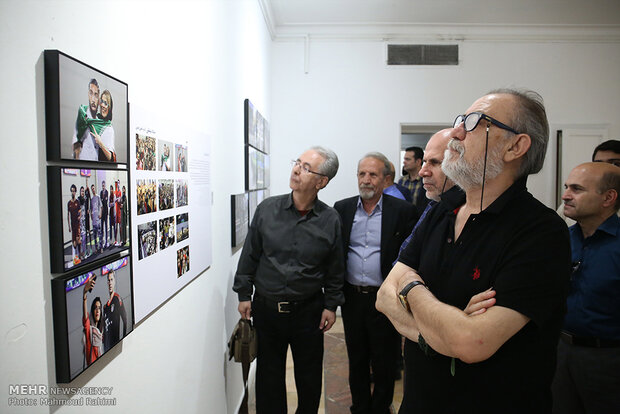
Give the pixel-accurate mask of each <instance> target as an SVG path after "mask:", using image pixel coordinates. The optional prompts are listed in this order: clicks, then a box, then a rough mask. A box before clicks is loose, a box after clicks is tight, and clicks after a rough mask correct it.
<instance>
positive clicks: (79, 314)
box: [52, 256, 135, 383]
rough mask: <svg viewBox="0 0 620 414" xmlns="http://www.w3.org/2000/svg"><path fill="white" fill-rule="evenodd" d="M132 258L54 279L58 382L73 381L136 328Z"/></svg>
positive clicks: (124, 258)
mask: <svg viewBox="0 0 620 414" xmlns="http://www.w3.org/2000/svg"><path fill="white" fill-rule="evenodd" d="M132 291H133V283H132V274H131V258H130V256H125V257H120V258H118V257H117V258H115V259H114V260H111V261H109V262H104V263H103V264H102V265H101V266H98V267H94V268H91V269H90V270H83V271H81V272H70V273H69V274H67V275H66V276H62V277H59V278H56V279H53V280H52V302H53V312H54V343H55V353H56V381H58V382H59V383H67V382H71V381H73V380H74V379H75V378H76V377H77V376H78V375H80V374H81V373H82V372H84V370H86V369H87V368H88V367H90V366H91V365H92V364H93V363H95V362H96V361H97V360H98V359H99V358H100V357H101V356H102V355H103V354H105V353H106V352H108V351H109V350H110V349H112V348H113V347H114V346H115V345H116V344H118V343H119V342H120V341H121V340H122V339H123V338H124V337H125V336H127V335H128V334H129V333H130V332H131V331H132V330H133V327H134V320H135V319H134V311H133V300H132Z"/></svg>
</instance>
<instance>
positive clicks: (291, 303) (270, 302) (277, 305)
mask: <svg viewBox="0 0 620 414" xmlns="http://www.w3.org/2000/svg"><path fill="white" fill-rule="evenodd" d="M321 294H322V292H318V293H316V294H314V295H312V296H310V297H308V298H305V299H297V300H278V299H270V298H266V297H264V296H260V295H254V301H255V302H260V303H262V304H264V305H266V306H267V307H269V308H271V309H272V310H276V311H277V312H278V313H291V312H293V311H294V310H295V309H296V308H298V307H300V306H302V305H305V304H307V303H309V302H313V301H315V300H317V299H318V298H319V297H320V296H321Z"/></svg>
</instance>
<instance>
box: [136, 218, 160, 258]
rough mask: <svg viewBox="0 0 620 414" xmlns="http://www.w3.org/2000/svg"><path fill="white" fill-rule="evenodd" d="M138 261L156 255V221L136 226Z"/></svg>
mask: <svg viewBox="0 0 620 414" xmlns="http://www.w3.org/2000/svg"><path fill="white" fill-rule="evenodd" d="M138 243H139V244H138V260H142V259H144V258H146V257H149V256H151V255H153V254H155V253H157V220H154V221H149V222H147V223H144V224H139V225H138Z"/></svg>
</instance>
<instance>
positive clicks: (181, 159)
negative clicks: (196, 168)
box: [174, 144, 187, 172]
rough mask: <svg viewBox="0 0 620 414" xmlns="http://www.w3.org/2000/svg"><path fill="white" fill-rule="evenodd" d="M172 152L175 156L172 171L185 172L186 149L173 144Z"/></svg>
mask: <svg viewBox="0 0 620 414" xmlns="http://www.w3.org/2000/svg"><path fill="white" fill-rule="evenodd" d="M174 152H175V156H176V164H175V169H174V170H175V171H178V172H187V147H186V146H185V147H184V146H183V145H180V144H175V145H174Z"/></svg>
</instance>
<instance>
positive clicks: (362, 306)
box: [334, 152, 417, 414]
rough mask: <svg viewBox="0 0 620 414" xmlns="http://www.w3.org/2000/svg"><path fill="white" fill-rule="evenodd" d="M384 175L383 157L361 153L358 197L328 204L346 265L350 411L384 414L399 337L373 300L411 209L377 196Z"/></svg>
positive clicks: (405, 229)
mask: <svg viewBox="0 0 620 414" xmlns="http://www.w3.org/2000/svg"><path fill="white" fill-rule="evenodd" d="M388 174H390V161H389V160H388V159H387V158H386V157H385V155H383V154H381V153H379V152H371V153H368V154H366V155H365V156H364V158H362V159H361V160H360V161H359V163H358V165H357V181H358V188H359V196H355V197H349V198H345V199H344V200H340V201H338V202H337V203H336V204H335V205H334V208H335V209H336V211H338V214H340V218H341V219H342V239H343V249H344V251H345V263H346V266H345V268H346V276H345V280H346V283H345V286H344V297H345V303H344V305H342V322H343V324H344V335H345V340H346V345H347V355H348V356H349V386H350V388H351V397H352V403H353V404H352V405H351V413H364V414H371V413H373V414H388V413H389V412H390V405H391V404H392V399H393V397H394V381H395V379H396V368H397V362H398V358H399V357H400V344H401V339H400V335H399V334H398V332H396V330H395V329H394V327H393V326H392V324H391V323H390V321H389V320H388V319H387V318H386V317H385V315H383V314H382V313H380V312H378V311H377V309H376V308H375V301H376V299H377V290H379V286H381V283H382V282H383V280H384V279H385V277H386V276H387V275H388V273H389V272H390V270H391V269H392V262H393V261H394V259H396V256H397V254H398V249H399V247H400V244H401V243H402V242H403V240H404V238H405V237H406V236H407V235H408V234H409V233H410V232H411V229H412V227H413V225H414V224H415V220H416V218H417V213H416V210H415V207H414V206H413V205H412V204H411V203H409V202H407V201H405V200H401V199H398V198H396V197H392V196H390V195H387V194H383V187H384V184H385V179H386V176H387V175H388ZM397 191H398V190H397ZM371 367H372V375H373V382H374V387H373V388H372V392H371V386H370V368H371Z"/></svg>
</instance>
